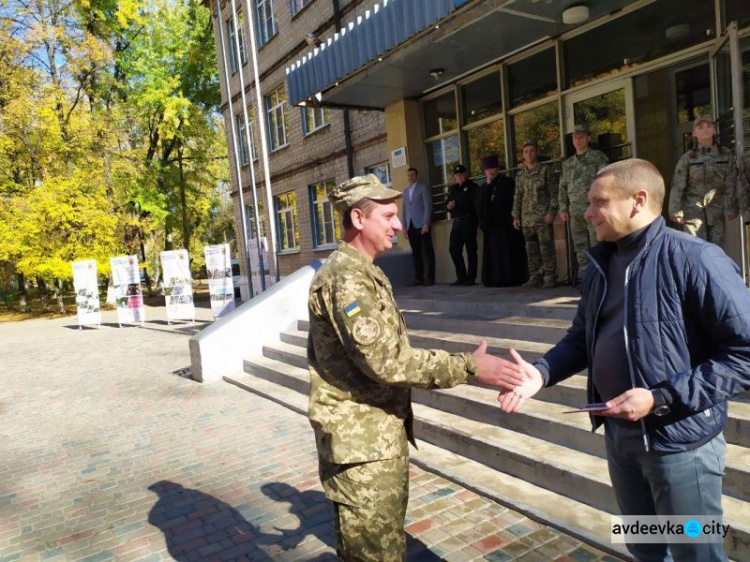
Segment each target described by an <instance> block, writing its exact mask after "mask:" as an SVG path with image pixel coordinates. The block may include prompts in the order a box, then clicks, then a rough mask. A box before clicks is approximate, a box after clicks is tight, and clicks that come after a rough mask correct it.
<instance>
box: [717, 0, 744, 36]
mask: <svg viewBox="0 0 750 562" xmlns="http://www.w3.org/2000/svg"><path fill="white" fill-rule="evenodd" d="M733 21H736V22H737V25H738V26H739V28H740V29H742V28H743V27H747V26H748V25H750V6H748V5H747V0H724V20H723V21H722V26H721V27H722V28H725V27H726V26H727V25H729V23H730V22H733Z"/></svg>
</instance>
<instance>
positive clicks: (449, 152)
mask: <svg viewBox="0 0 750 562" xmlns="http://www.w3.org/2000/svg"><path fill="white" fill-rule="evenodd" d="M460 158H461V157H460V155H459V151H458V135H453V136H450V137H447V138H444V139H440V140H437V141H434V142H430V143H427V174H428V177H429V178H430V182H431V184H432V197H433V207H432V216H433V219H434V220H442V219H445V218H447V216H448V215H447V212H446V209H445V198H446V196H447V194H448V186H449V185H450V184H452V183H453V166H455V165H456V164H458V163H459V161H460Z"/></svg>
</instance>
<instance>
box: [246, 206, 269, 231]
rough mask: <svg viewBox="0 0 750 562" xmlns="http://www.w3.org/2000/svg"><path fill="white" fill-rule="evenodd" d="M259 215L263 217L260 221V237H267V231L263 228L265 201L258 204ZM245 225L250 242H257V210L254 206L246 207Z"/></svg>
mask: <svg viewBox="0 0 750 562" xmlns="http://www.w3.org/2000/svg"><path fill="white" fill-rule="evenodd" d="M258 213H259V214H260V216H261V221H260V235H261V237H263V236H265V235H266V233H265V229H264V228H263V218H262V217H263V201H259V202H258ZM245 224H246V227H245V228H246V229H247V238H248V240H255V234H256V232H255V208H254V207H253V206H252V205H245Z"/></svg>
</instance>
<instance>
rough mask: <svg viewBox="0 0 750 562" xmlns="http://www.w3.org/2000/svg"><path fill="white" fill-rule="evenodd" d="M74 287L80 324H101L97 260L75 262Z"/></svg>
mask: <svg viewBox="0 0 750 562" xmlns="http://www.w3.org/2000/svg"><path fill="white" fill-rule="evenodd" d="M73 288H74V289H75V292H76V311H77V312H78V325H79V326H85V325H90V324H101V323H102V313H101V310H100V307H99V280H98V279H97V275H96V260H82V261H76V262H73Z"/></svg>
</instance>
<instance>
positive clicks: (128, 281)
mask: <svg viewBox="0 0 750 562" xmlns="http://www.w3.org/2000/svg"><path fill="white" fill-rule="evenodd" d="M109 262H110V265H111V266H112V290H113V293H114V297H115V306H116V307H117V322H118V323H120V324H133V323H135V322H145V321H146V309H145V307H144V306H143V292H142V291H141V274H140V269H139V268H138V256H117V257H114V258H110V260H109Z"/></svg>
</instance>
